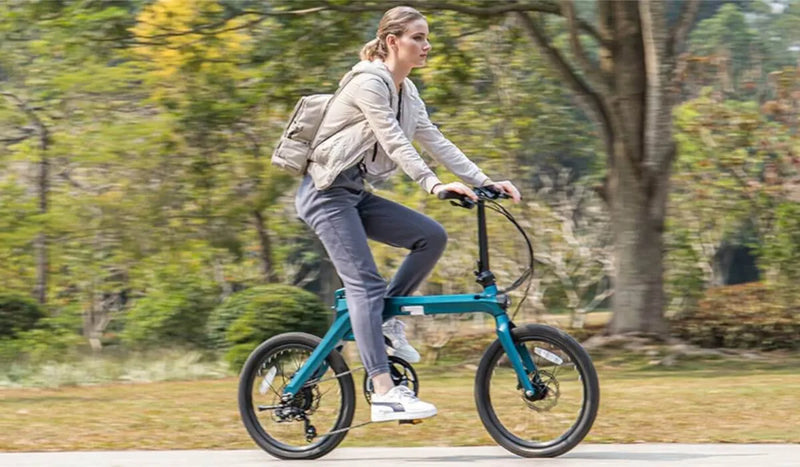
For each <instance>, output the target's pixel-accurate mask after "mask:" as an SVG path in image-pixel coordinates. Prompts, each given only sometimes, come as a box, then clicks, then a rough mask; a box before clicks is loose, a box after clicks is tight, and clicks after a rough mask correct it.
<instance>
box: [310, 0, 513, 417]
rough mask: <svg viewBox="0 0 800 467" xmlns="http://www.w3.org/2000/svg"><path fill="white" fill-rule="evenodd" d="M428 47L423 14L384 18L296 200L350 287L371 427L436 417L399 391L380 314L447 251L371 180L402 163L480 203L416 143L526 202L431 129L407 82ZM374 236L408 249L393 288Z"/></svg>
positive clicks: (420, 178) (327, 125)
mask: <svg viewBox="0 0 800 467" xmlns="http://www.w3.org/2000/svg"><path fill="white" fill-rule="evenodd" d="M430 50H431V45H430V43H429V42H428V24H427V22H426V21H425V18H424V17H423V16H422V14H420V13H419V12H418V11H417V10H415V9H413V8H410V7H396V8H392V9H391V10H389V11H387V12H386V13H385V14H384V15H383V18H382V19H381V22H380V24H379V26H378V33H377V37H376V38H375V39H374V40H372V41H370V42H369V43H367V44H366V45H365V46H364V48H363V49H362V50H361V60H362V61H361V62H360V63H358V64H357V65H356V66H355V67H353V70H352V71H350V72H349V74H348V76H345V78H343V79H342V83H346V85H345V86H344V87H343V88H342V89H341V90H340V92H339V94H338V95H337V96H336V98H335V99H334V100H333V102H332V103H331V105H330V108H329V109H328V113H327V114H326V116H325V121H324V122H323V123H322V125H321V127H320V129H319V131H318V133H317V140H316V141H317V147H316V149H315V150H314V154H313V155H312V157H311V160H312V162H311V163H310V164H309V167H308V172H307V175H306V176H305V177H304V179H303V181H302V183H301V185H300V188H299V190H298V192H297V196H296V200H295V205H296V207H297V212H298V214H299V215H300V217H301V218H302V219H303V221H305V222H306V223H307V224H308V225H309V226H311V228H313V229H314V231H315V233H316V234H317V235H318V236H319V238H320V240H321V241H322V244H323V245H324V246H325V249H326V251H327V252H328V256H329V257H330V259H331V261H332V262H333V265H334V267H335V268H336V271H337V272H338V274H339V277H341V279H342V282H343V283H344V288H345V292H346V299H347V306H348V308H349V311H350V321H351V323H352V327H353V335H354V336H355V340H356V344H357V345H358V350H359V352H360V354H361V359H362V361H363V362H364V367H365V369H366V371H367V374H368V375H369V377H370V378H372V382H373V387H374V390H375V394H374V395H373V396H372V399H371V400H372V408H371V410H372V421H386V420H411V419H419V418H426V417H432V416H434V415H436V407H434V406H433V405H432V404H429V403H426V402H422V401H420V400H419V399H417V398H416V397H415V396H414V393H413V392H412V391H411V390H410V389H408V388H406V387H405V386H397V387H395V386H394V384H393V382H392V379H391V377H390V375H389V362H388V357H387V353H386V348H385V345H384V337H383V332H382V323H383V318H382V312H383V306H384V297H387V296H403V295H410V294H411V293H412V292H413V291H414V290H415V289H416V288H417V287H418V286H419V285H420V283H421V282H422V281H423V280H424V279H425V277H426V276H427V275H428V273H430V271H431V270H432V269H433V267H434V266H435V264H436V262H437V260H438V259H439V257H440V256H441V254H442V252H443V251H444V247H445V243H446V241H447V234H446V233H445V231H444V229H443V228H442V226H441V225H439V224H438V223H437V222H436V221H434V220H433V219H430V218H429V217H427V216H425V215H423V214H420V213H418V212H416V211H413V210H411V209H408V208H406V207H404V206H401V205H399V204H397V203H394V202H392V201H388V200H386V199H383V198H380V197H378V196H376V195H374V194H372V193H371V192H369V191H367V190H365V187H364V180H367V181H368V182H378V181H382V180H385V179H386V178H388V176H389V175H390V174H391V173H392V172H394V171H395V169H396V168H397V166H398V165H399V166H400V168H402V169H403V171H404V172H405V173H406V174H408V175H409V176H410V177H411V178H412V179H414V180H415V181H416V182H417V183H419V184H420V185H421V186H422V188H423V189H424V190H425V191H427V192H428V193H431V194H434V195H435V194H438V193H439V192H441V191H445V190H449V191H453V192H456V193H461V194H463V195H466V196H469V197H470V198H473V199H475V195H474V193H473V192H472V190H471V189H469V188H468V187H467V186H466V185H464V184H462V183H460V182H454V183H442V182H441V181H440V180H439V178H438V177H437V176H436V174H434V173H433V171H432V170H431V169H430V168H429V167H428V166H427V165H426V164H425V162H424V161H423V160H422V158H421V157H420V155H419V154H418V153H417V151H416V150H415V149H414V147H413V146H412V145H411V142H410V140H412V139H413V140H416V141H417V142H419V143H420V144H421V145H422V146H423V147H424V148H425V149H426V151H427V152H428V153H430V155H431V156H432V157H434V158H435V159H436V160H438V161H439V162H440V163H442V164H443V165H444V166H445V167H447V168H448V169H449V170H450V171H451V172H453V173H454V174H456V175H458V176H459V177H460V178H461V179H463V180H465V181H466V182H468V183H470V184H472V185H477V186H483V185H493V186H494V187H496V188H497V189H500V190H502V191H504V192H506V193H508V194H509V195H511V196H512V198H513V199H514V201H515V202H516V201H519V199H520V195H519V192H518V191H517V189H516V188H515V187H514V185H512V184H511V182H508V181H503V182H496V183H495V182H492V181H491V180H489V178H488V177H487V176H486V175H484V173H483V172H481V170H480V169H479V168H478V167H477V166H476V165H475V164H473V163H472V162H471V161H470V160H469V159H467V157H466V156H464V154H463V153H462V152H461V151H460V150H459V149H458V148H456V147H455V145H453V144H452V143H451V142H450V141H448V140H447V139H445V138H444V136H442V134H441V133H440V132H439V130H438V129H437V128H436V127H435V126H434V125H433V124H432V123H431V121H430V119H429V118H428V115H427V112H426V110H425V104H424V103H423V102H422V100H421V99H420V97H419V94H418V93H417V89H416V87H415V86H414V84H413V83H412V82H411V80H409V79H408V78H407V76H408V74H409V73H410V72H411V70H412V69H413V68H417V67H422V66H424V65H425V62H426V59H427V56H428V52H430ZM350 74H353V75H354V76H351V75H350ZM348 79H349V81H348ZM367 238H371V239H373V240H377V241H380V242H383V243H386V244H389V245H393V246H399V247H404V248H408V249H409V250H411V252H410V253H409V255H408V256H407V257H406V258H405V260H404V261H403V264H402V265H401V266H400V268H399V269H398V271H397V273H396V275H395V276H394V278H393V279H392V281H391V283H390V284H389V285H388V286H387V285H386V283H385V282H384V280H383V278H381V276H380V274H379V273H378V269H377V267H376V265H375V261H374V260H373V257H372V253H371V252H370V250H369V246H368V244H367ZM395 323H399V321H395ZM394 334H395V336H394V339H393V340H395V341H397V340H398V339H399V340H400V341H401V342H402V341H404V340H405V339H404V336H403V335H402V329H396V330H395V333H394ZM398 334H399V335H398ZM411 351H413V349H411ZM414 353H415V351H414Z"/></svg>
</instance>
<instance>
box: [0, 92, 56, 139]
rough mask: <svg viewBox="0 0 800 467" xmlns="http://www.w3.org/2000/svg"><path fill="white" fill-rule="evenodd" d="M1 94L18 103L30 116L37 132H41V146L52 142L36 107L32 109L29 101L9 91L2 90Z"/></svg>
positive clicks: (20, 108) (21, 109)
mask: <svg viewBox="0 0 800 467" xmlns="http://www.w3.org/2000/svg"><path fill="white" fill-rule="evenodd" d="M0 96H3V97H5V98H6V99H7V100H9V101H10V102H12V103H13V104H14V105H16V106H17V108H18V109H19V110H20V111H22V112H23V113H24V114H25V115H27V116H28V118H29V119H30V120H31V123H33V126H34V127H35V128H36V132H37V133H38V134H39V144H40V145H41V148H42V149H46V148H47V145H48V144H49V143H50V133H49V132H48V131H47V127H46V126H45V124H44V123H42V121H41V120H40V119H39V116H38V115H36V112H35V111H34V109H32V108H31V107H30V106H29V105H28V103H27V102H25V101H23V100H22V99H20V98H19V97H17V96H16V95H14V94H12V93H10V92H8V91H0Z"/></svg>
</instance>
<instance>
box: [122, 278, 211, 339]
mask: <svg viewBox="0 0 800 467" xmlns="http://www.w3.org/2000/svg"><path fill="white" fill-rule="evenodd" d="M218 296H219V294H218V291H217V289H216V288H215V287H213V286H211V285H207V284H202V283H189V284H179V285H175V284H172V285H170V286H167V287H165V288H163V289H160V290H155V291H153V292H150V293H149V294H148V295H147V296H146V297H144V298H142V299H139V300H137V301H136V302H135V303H134V305H133V307H132V308H131V310H130V311H128V313H127V315H126V318H125V328H124V329H123V331H122V333H121V336H120V337H121V339H122V341H123V342H124V343H126V344H128V345H131V346H133V347H144V346H148V345H152V344H159V345H161V346H170V345H175V344H177V345H192V346H205V345H207V341H206V334H205V326H206V320H207V319H208V315H209V313H210V312H211V310H213V309H214V306H215V305H216V304H217V303H218V298H217V297H218Z"/></svg>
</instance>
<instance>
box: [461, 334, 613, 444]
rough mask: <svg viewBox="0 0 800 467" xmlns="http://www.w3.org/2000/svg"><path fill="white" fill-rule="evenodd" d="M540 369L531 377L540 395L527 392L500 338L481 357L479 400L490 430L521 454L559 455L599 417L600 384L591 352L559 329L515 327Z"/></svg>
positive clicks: (516, 338)
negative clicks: (530, 395) (527, 393)
mask: <svg viewBox="0 0 800 467" xmlns="http://www.w3.org/2000/svg"><path fill="white" fill-rule="evenodd" d="M512 335H513V337H514V341H515V342H516V343H517V344H518V346H524V348H525V349H526V350H527V352H528V353H529V354H530V356H531V358H532V360H533V362H534V364H535V366H536V371H534V372H531V373H530V374H529V375H528V378H529V379H530V381H531V382H532V383H533V385H534V387H535V388H537V394H536V395H535V396H533V397H530V398H529V397H526V395H525V391H524V389H522V387H521V385H520V384H519V381H518V379H517V374H516V372H515V371H514V369H513V368H512V367H511V364H510V362H509V360H508V357H507V356H506V353H505V350H504V349H503V346H502V345H501V344H500V341H499V340H496V341H495V342H493V343H492V344H491V345H490V346H489V348H488V349H487V350H486V352H485V353H484V355H483V357H482V358H481V362H480V365H479V366H478V371H477V373H476V375H475V404H476V405H477V408H478V414H479V416H480V418H481V421H482V422H483V425H484V426H485V427H486V430H487V431H488V432H489V434H490V435H491V436H492V438H494V440H495V441H496V442H497V443H498V444H499V445H501V446H503V447H504V448H506V449H507V450H509V451H511V452H513V453H514V454H517V455H519V456H523V457H556V456H560V455H561V454H564V453H565V452H567V451H569V450H570V449H572V448H574V447H575V446H576V445H577V444H578V443H580V442H581V440H583V438H584V437H585V436H586V434H587V433H588V432H589V429H590V428H591V427H592V424H593V423H594V419H595V417H596V416H597V408H598V405H599V403H600V387H599V383H598V380H597V372H596V371H595V369H594V365H593V364H592V361H591V359H590V358H589V354H588V353H586V350H584V349H583V347H581V345H580V344H579V343H578V342H577V341H575V340H574V339H573V338H572V337H570V336H569V335H567V334H566V333H564V332H563V331H560V330H558V329H555V328H552V327H549V326H542V325H528V326H523V327H518V328H514V329H513V330H512Z"/></svg>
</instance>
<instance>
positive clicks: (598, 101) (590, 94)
mask: <svg viewBox="0 0 800 467" xmlns="http://www.w3.org/2000/svg"><path fill="white" fill-rule="evenodd" d="M516 15H517V17H518V18H519V19H520V20H521V22H522V26H523V28H524V29H525V31H526V32H527V33H528V35H529V36H530V37H531V39H532V40H533V42H534V44H536V46H537V47H538V49H539V51H540V52H541V54H542V56H543V57H544V58H545V59H546V60H548V61H549V62H550V64H551V65H552V66H553V68H555V69H556V70H557V71H558V72H559V74H561V76H562V77H563V78H564V79H565V80H566V82H567V84H568V85H569V86H570V87H571V88H572V89H573V90H574V91H575V92H576V93H577V96H578V98H579V99H580V100H581V101H583V103H584V105H585V106H586V107H587V108H588V110H589V111H590V112H592V113H594V114H595V117H596V119H597V121H598V122H599V123H600V124H601V125H603V127H604V130H605V133H606V134H607V135H609V137H610V138H613V135H614V132H613V127H612V126H611V120H610V119H609V116H608V112H607V111H606V108H605V104H604V103H603V100H602V98H601V96H600V95H599V94H597V93H596V92H595V91H594V90H593V89H592V88H591V87H589V85H588V84H587V83H586V82H585V81H584V80H583V79H582V78H581V77H580V76H579V75H578V74H577V73H575V70H573V69H572V67H570V65H569V64H568V63H567V61H566V60H565V59H564V57H563V55H561V52H559V51H558V49H556V48H555V47H553V46H552V45H551V44H550V42H549V41H548V39H547V37H546V36H545V34H544V31H542V28H541V27H540V26H539V25H538V24H536V22H535V21H534V20H533V19H532V18H531V17H530V15H529V14H527V13H524V12H517V13H516ZM607 145H608V142H607ZM610 156H611V155H610V154H609V157H610Z"/></svg>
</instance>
